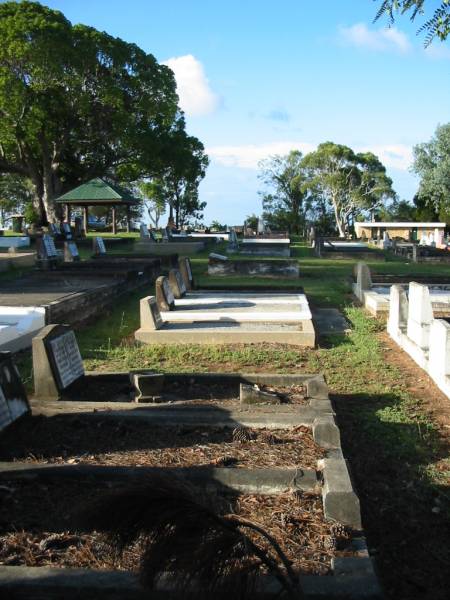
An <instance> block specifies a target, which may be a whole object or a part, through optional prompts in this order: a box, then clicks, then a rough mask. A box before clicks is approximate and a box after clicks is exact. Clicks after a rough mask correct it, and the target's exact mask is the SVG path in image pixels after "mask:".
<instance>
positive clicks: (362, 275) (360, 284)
mask: <svg viewBox="0 0 450 600" xmlns="http://www.w3.org/2000/svg"><path fill="white" fill-rule="evenodd" d="M371 288H372V277H371V275H370V269H369V267H368V266H367V265H366V263H364V262H359V263H357V264H356V296H357V297H358V298H359V300H361V302H362V301H363V295H364V292H365V291H368V290H370V289H371Z"/></svg>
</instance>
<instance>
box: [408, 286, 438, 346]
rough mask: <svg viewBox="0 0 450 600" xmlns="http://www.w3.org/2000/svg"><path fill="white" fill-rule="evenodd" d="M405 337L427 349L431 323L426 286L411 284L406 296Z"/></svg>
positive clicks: (430, 309)
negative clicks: (406, 321)
mask: <svg viewBox="0 0 450 600" xmlns="http://www.w3.org/2000/svg"><path fill="white" fill-rule="evenodd" d="M408 296H409V297H408V325H407V335H408V337H409V338H410V340H412V341H413V342H414V343H415V344H417V346H419V347H420V348H422V349H424V350H425V349H427V348H428V347H429V339H430V326H431V322H432V321H433V308H432V306H431V299H430V291H429V289H428V287H427V286H426V285H421V284H420V283H416V282H414V281H413V282H411V283H410V284H409V294H408Z"/></svg>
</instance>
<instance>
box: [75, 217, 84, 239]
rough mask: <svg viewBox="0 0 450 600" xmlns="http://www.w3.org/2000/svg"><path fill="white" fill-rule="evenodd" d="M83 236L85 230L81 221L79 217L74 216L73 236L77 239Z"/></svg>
mask: <svg viewBox="0 0 450 600" xmlns="http://www.w3.org/2000/svg"><path fill="white" fill-rule="evenodd" d="M83 237H85V231H84V229H83V221H82V219H81V217H75V238H76V239H77V240H79V239H80V238H83Z"/></svg>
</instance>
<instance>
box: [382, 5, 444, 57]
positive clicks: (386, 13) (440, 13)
mask: <svg viewBox="0 0 450 600" xmlns="http://www.w3.org/2000/svg"><path fill="white" fill-rule="evenodd" d="M374 1H375V2H379V0H374ZM429 5H430V2H429V0H382V2H381V5H380V7H379V9H378V11H377V14H376V16H375V19H374V21H377V20H379V19H381V18H383V17H387V19H388V21H389V24H390V25H393V24H394V22H395V17H396V13H399V14H401V15H403V14H409V17H410V19H411V21H415V20H416V18H417V17H418V16H422V15H425V13H426V8H427V7H429ZM425 18H426V17H425ZM417 33H418V34H420V33H425V34H426V36H425V46H429V45H430V44H431V42H432V41H433V39H434V38H438V39H440V40H446V39H447V37H448V35H449V33H450V0H441V2H440V4H439V6H438V7H437V8H435V10H434V12H433V14H432V16H431V17H429V18H426V21H425V23H423V24H422V25H421V26H420V28H419V30H418V31H417Z"/></svg>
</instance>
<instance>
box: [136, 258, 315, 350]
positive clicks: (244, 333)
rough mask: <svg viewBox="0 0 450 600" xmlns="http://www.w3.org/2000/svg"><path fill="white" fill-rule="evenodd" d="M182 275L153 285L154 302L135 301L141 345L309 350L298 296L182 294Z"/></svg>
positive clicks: (306, 317) (307, 324) (306, 319)
mask: <svg viewBox="0 0 450 600" xmlns="http://www.w3.org/2000/svg"><path fill="white" fill-rule="evenodd" d="M184 281H185V280H184V278H183V276H182V274H181V273H180V272H179V271H177V270H176V269H173V270H171V271H170V273H169V279H167V278H166V277H159V278H158V279H157V281H156V299H155V298H153V297H152V296H149V297H146V298H143V299H142V300H141V308H140V311H141V312H140V314H141V327H140V329H138V330H137V331H136V333H135V338H136V339H137V340H138V341H140V342H144V343H187V342H189V343H192V341H193V340H195V341H196V343H199V344H221V343H233V342H236V343H245V342H247V343H253V342H262V341H265V342H268V341H269V342H284V343H288V344H296V345H304V346H314V344H315V333H314V327H313V324H312V317H311V312H310V310H309V305H308V301H307V299H306V296H305V295H304V294H302V293H298V294H294V293H290V294H288V293H251V292H231V291H230V292H226V291H220V292H219V291H216V292H207V291H204V292H203V291H202V292H195V291H194V292H187V289H186V285H185V283H184Z"/></svg>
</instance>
